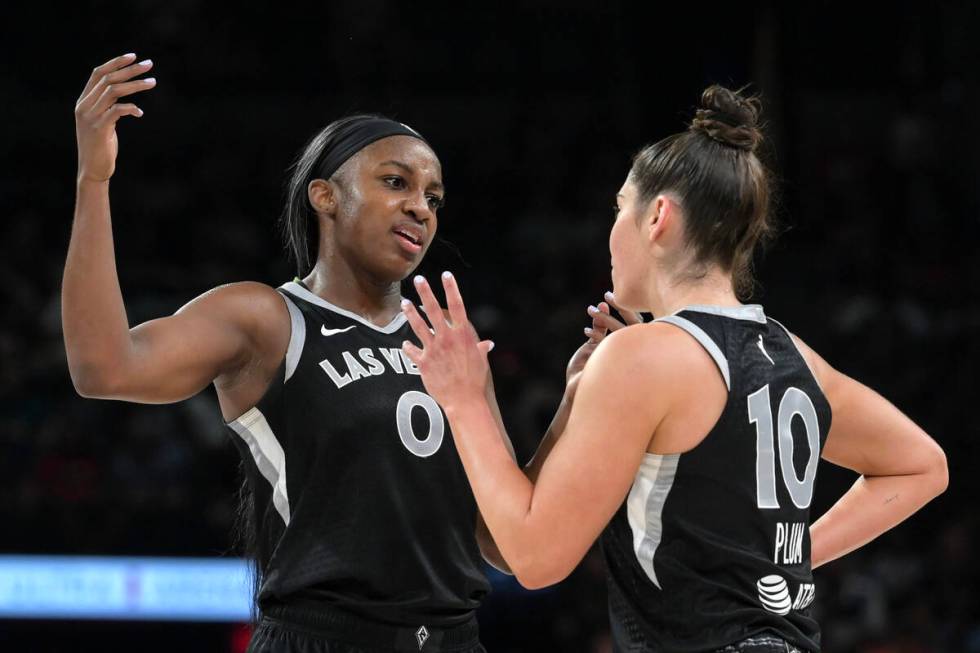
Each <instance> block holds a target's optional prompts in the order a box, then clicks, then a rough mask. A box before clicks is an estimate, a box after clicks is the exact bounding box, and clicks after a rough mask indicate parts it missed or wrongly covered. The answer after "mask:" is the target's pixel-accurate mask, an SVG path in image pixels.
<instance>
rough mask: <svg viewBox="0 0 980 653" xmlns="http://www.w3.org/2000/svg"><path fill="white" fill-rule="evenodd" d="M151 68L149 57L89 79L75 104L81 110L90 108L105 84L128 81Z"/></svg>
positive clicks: (100, 95)
mask: <svg viewBox="0 0 980 653" xmlns="http://www.w3.org/2000/svg"><path fill="white" fill-rule="evenodd" d="M151 68H153V62H152V61H151V60H149V59H145V60H143V61H140V62H139V63H134V64H131V65H128V66H124V67H122V68H119V69H114V70H110V71H108V72H105V73H103V74H102V75H100V76H99V77H98V78H95V79H90V80H89V83H88V84H87V85H86V86H85V89H84V90H83V91H82V94H81V95H80V96H79V97H78V103H77V105H76V106H77V107H78V108H79V109H81V110H86V109H89V108H91V107H92V105H94V104H95V103H96V102H97V101H98V100H99V98H100V97H102V92H103V91H104V90H105V88H106V87H107V86H112V85H113V84H121V83H123V82H128V81H129V80H131V79H132V78H134V77H136V76H137V75H142V74H144V73H146V72H149V70H150V69H151ZM96 70H98V69H96ZM93 74H94V73H93Z"/></svg>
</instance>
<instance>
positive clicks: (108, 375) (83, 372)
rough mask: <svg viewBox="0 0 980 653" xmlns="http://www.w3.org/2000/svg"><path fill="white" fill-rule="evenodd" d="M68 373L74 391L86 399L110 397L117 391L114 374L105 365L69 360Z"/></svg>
mask: <svg viewBox="0 0 980 653" xmlns="http://www.w3.org/2000/svg"><path fill="white" fill-rule="evenodd" d="M68 373H69V374H70V375H71V382H72V385H73V386H74V387H75V392H77V393H78V395H79V396H81V397H85V398H86V399H110V398H112V397H114V396H115V395H116V392H117V391H118V385H119V384H118V382H117V380H116V375H115V374H113V373H112V372H111V371H110V368H109V367H108V366H106V365H99V364H94V363H91V362H74V363H72V362H71V361H69V364H68Z"/></svg>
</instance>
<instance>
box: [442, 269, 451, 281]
mask: <svg viewBox="0 0 980 653" xmlns="http://www.w3.org/2000/svg"><path fill="white" fill-rule="evenodd" d="M442 278H443V279H452V278H453V273H452V272H450V271H449V270H446V271H445V272H443V273H442Z"/></svg>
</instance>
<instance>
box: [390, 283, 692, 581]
mask: <svg viewBox="0 0 980 653" xmlns="http://www.w3.org/2000/svg"><path fill="white" fill-rule="evenodd" d="M443 286H444V287H445V290H446V300H447V305H448V308H449V314H450V321H443V322H442V323H440V324H433V328H432V330H431V331H430V330H429V328H428V326H427V325H426V324H425V322H424V321H423V320H422V318H421V316H420V315H419V314H418V311H417V310H416V309H415V307H414V305H412V304H411V303H410V302H406V303H405V306H404V310H405V313H406V315H407V316H408V319H409V322H410V324H411V325H412V328H413V330H414V331H415V332H416V334H417V335H418V336H419V339H420V340H421V342H422V348H421V349H420V348H418V347H415V346H414V345H412V344H411V343H407V342H406V343H405V344H404V345H403V347H404V350H405V353H406V354H407V355H408V356H409V357H410V358H411V359H412V360H413V361H414V362H415V364H416V365H418V366H419V369H420V370H421V372H422V380H423V383H424V384H425V387H426V390H427V391H428V393H429V394H430V395H432V396H433V397H434V398H435V399H436V401H438V402H439V403H440V404H441V405H442V407H443V410H444V411H445V412H446V416H447V417H448V418H449V422H450V425H451V427H452V431H453V437H454V438H455V440H456V448H457V450H458V451H459V454H460V458H461V460H462V462H463V467H464V469H465V470H466V474H467V477H468V478H469V481H470V485H471V486H472V488H473V493H474V495H475V496H476V500H477V504H478V505H479V507H480V512H481V514H482V516H483V519H484V520H485V521H486V523H487V525H488V527H489V529H490V531H491V532H492V533H493V534H494V540H495V542H496V545H497V547H499V549H500V552H501V553H502V554H503V557H504V558H505V559H506V560H507V562H508V563H509V564H510V568H511V569H512V570H513V571H514V573H515V575H516V576H517V578H518V580H519V581H520V582H521V584H522V585H524V586H525V587H530V588H533V587H543V586H545V585H550V584H553V583H556V582H558V581H560V580H561V579H563V578H564V577H565V576H567V575H568V574H569V573H570V572H571V571H572V569H574V568H575V566H576V565H577V564H578V562H579V561H580V560H581V559H582V557H583V556H584V555H585V553H586V552H587V551H588V549H589V547H590V546H591V545H592V543H593V542H594V541H595V539H596V537H597V536H598V535H599V533H600V532H601V531H602V529H603V528H604V527H605V525H606V524H607V523H608V521H609V519H610V518H611V517H612V515H613V514H614V513H615V511H616V509H617V508H618V507H619V506H620V505H621V504H622V501H623V498H624V497H625V496H626V493H627V492H628V491H629V488H630V486H631V484H632V482H633V479H634V476H635V474H636V470H637V469H638V468H639V465H640V461H641V459H642V456H643V454H644V453H645V452H646V448H647V446H648V444H649V441H650V439H651V437H652V435H653V433H654V431H655V430H656V427H657V425H658V424H659V423H660V421H661V420H662V419H663V416H664V414H665V408H664V407H665V406H668V405H669V403H670V402H669V397H668V396H667V394H668V393H671V392H673V390H672V385H671V384H670V383H667V382H665V380H666V377H667V374H666V373H665V371H664V370H666V369H667V368H669V367H670V365H669V361H664V360H661V359H662V358H664V357H669V356H670V355H671V354H670V351H671V350H670V348H661V347H655V346H654V347H651V346H649V344H650V338H651V337H652V338H655V337H656V335H657V334H658V333H659V332H660V330H661V329H663V328H667V329H669V328H670V327H663V325H646V326H644V327H635V328H628V329H622V330H620V331H618V332H617V333H615V334H612V335H610V336H609V337H607V338H606V341H604V342H603V344H602V345H601V346H599V347H598V348H597V349H596V351H595V353H594V354H593V355H592V357H591V359H590V360H589V362H588V363H587V364H586V366H585V370H584V372H583V373H582V378H581V380H580V382H579V387H578V390H577V392H576V397H575V401H574V404H573V405H572V408H571V413H570V416H569V418H568V424H567V426H566V427H565V429H564V433H563V435H562V437H561V438H560V439H559V440H558V442H557V443H556V444H555V445H554V449H553V450H552V451H551V453H550V455H549V456H548V457H547V460H546V461H545V462H544V464H543V466H542V468H541V471H540V475H539V477H538V479H537V482H536V483H533V482H532V481H531V480H529V479H528V477H527V476H526V475H525V474H524V473H523V472H522V471H521V469H520V468H519V467H518V466H517V464H516V462H515V461H514V459H513V458H512V457H511V455H510V452H509V451H508V450H507V448H506V447H505V446H504V444H503V443H504V441H505V438H506V435H505V434H503V433H502V432H501V430H502V426H501V425H500V423H499V422H498V420H497V419H496V417H495V416H494V414H493V411H492V409H491V407H490V405H489V404H488V402H487V400H486V395H485V379H486V374H487V368H488V366H487V358H486V354H487V351H489V348H490V343H489V342H486V341H484V342H480V341H479V339H478V337H477V335H476V332H475V331H474V329H473V327H472V325H470V323H469V321H468V320H467V318H466V312H465V308H464V306H463V301H462V298H461V297H460V294H459V289H458V287H457V286H456V282H455V279H453V278H452V276H451V275H444V276H443ZM416 288H417V289H418V291H419V295H420V297H421V298H422V304H423V306H424V308H425V311H426V313H427V314H428V315H441V314H442V313H441V311H440V310H439V306H438V302H437V301H436V299H435V296H434V295H433V293H432V290H431V288H429V286H428V284H427V283H426V282H425V281H424V280H419V279H418V278H417V279H416ZM674 385H676V384H674ZM658 394H660V395H663V396H664V399H665V400H664V401H650V398H651V396H657V395H658ZM611 416H615V421H614V423H615V429H612V428H610V426H611V424H612V423H613V420H612V419H611Z"/></svg>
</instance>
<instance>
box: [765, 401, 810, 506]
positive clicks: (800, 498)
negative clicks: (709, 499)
mask: <svg viewBox="0 0 980 653" xmlns="http://www.w3.org/2000/svg"><path fill="white" fill-rule="evenodd" d="M797 416H799V417H801V418H803V425H804V427H806V439H807V444H808V445H809V447H810V458H809V460H808V461H807V463H806V469H805V470H804V471H803V478H797V477H796V468H795V467H794V465H793V448H794V446H795V444H794V442H793V428H792V427H793V418H795V417H797ZM749 423H750V424H755V433H756V438H755V446H756V454H755V482H756V496H757V497H758V500H759V507H760V508H779V499H778V498H777V497H776V450H775V438H774V437H773V431H774V429H773V423H772V404H771V403H770V401H769V385H768V384H766V385H764V386H762V388H760V389H759V390H756V391H755V392H753V393H752V394H750V395H749ZM777 427H778V428H777V429H775V432H776V433H778V435H779V466H780V468H781V469H782V476H783V483H784V484H785V486H786V490H787V491H788V492H789V496H790V498H791V499H792V500H793V505H794V506H796V507H797V508H809V507H810V501H811V500H812V499H813V482H814V480H815V479H816V477H817V463H818V462H819V460H820V426H819V424H818V423H817V410H816V409H815V408H814V407H813V402H812V401H811V400H810V397H809V396H808V395H807V394H806V393H805V392H803V391H802V390H800V389H799V388H789V389H788V390H787V391H786V392H785V393H784V394H783V398H782V399H781V400H780V401H779V415H778V416H777Z"/></svg>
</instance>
